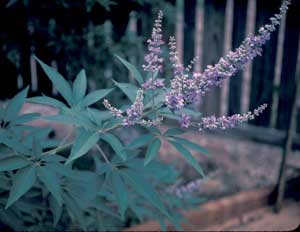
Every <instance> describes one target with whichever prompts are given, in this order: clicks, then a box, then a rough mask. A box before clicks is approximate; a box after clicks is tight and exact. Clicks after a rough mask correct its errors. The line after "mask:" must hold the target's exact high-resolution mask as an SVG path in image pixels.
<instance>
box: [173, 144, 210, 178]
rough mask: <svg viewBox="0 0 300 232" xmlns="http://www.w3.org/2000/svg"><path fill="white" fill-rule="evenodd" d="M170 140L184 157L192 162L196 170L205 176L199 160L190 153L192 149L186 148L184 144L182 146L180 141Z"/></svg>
mask: <svg viewBox="0 0 300 232" xmlns="http://www.w3.org/2000/svg"><path fill="white" fill-rule="evenodd" d="M169 142H170V143H171V144H172V145H173V146H174V147H175V148H176V150H177V151H179V153H180V154H181V155H183V157H184V158H185V159H186V161H187V162H188V163H189V164H191V165H192V166H193V168H195V170H196V171H197V172H198V173H199V174H200V175H201V176H203V177H204V172H203V170H202V168H201V167H200V165H199V164H198V162H197V160H196V159H195V158H194V156H193V155H192V154H191V153H190V151H189V150H188V149H186V148H185V147H184V146H182V145H181V144H180V143H178V142H175V141H171V140H169Z"/></svg>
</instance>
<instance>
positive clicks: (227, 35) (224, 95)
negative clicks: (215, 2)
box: [220, 0, 234, 115]
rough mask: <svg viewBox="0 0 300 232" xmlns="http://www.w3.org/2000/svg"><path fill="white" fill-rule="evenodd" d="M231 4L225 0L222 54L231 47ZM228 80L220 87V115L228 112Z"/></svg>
mask: <svg viewBox="0 0 300 232" xmlns="http://www.w3.org/2000/svg"><path fill="white" fill-rule="evenodd" d="M233 6H234V0H227V2H226V10H225V29H224V30H225V31H224V54H223V55H224V56H226V54H228V52H229V51H231V48H232V47H231V45H232V43H231V42H232V30H233ZM229 81H230V80H229V79H226V80H225V81H224V83H223V86H222V87H221V109H220V111H221V115H226V114H227V113H228V102H229Z"/></svg>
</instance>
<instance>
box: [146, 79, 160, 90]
mask: <svg viewBox="0 0 300 232" xmlns="http://www.w3.org/2000/svg"><path fill="white" fill-rule="evenodd" d="M164 81H165V80H163V79H155V80H153V79H152V78H150V79H148V80H147V81H146V82H145V83H144V84H143V85H142V86H143V88H144V89H160V88H163V87H165V83H164Z"/></svg>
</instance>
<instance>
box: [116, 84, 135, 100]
mask: <svg viewBox="0 0 300 232" xmlns="http://www.w3.org/2000/svg"><path fill="white" fill-rule="evenodd" d="M113 82H114V83H115V85H116V86H118V87H119V88H120V89H121V90H122V92H123V93H124V94H125V95H126V96H127V97H128V98H129V100H130V101H131V102H134V101H135V98H136V93H137V91H138V88H137V87H136V86H135V85H133V84H130V83H119V82H116V81H114V80H113Z"/></svg>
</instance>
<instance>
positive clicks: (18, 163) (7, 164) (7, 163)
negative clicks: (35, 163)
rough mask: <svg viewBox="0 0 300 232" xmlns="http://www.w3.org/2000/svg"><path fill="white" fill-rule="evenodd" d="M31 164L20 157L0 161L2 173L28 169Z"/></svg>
mask: <svg viewBox="0 0 300 232" xmlns="http://www.w3.org/2000/svg"><path fill="white" fill-rule="evenodd" d="M29 164H31V162H30V161H28V160H26V159H24V158H22V157H20V156H11V157H7V158H4V159H1V160H0V171H1V172H2V171H11V170H16V169H20V168H23V167H26V166H27V165H29Z"/></svg>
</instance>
